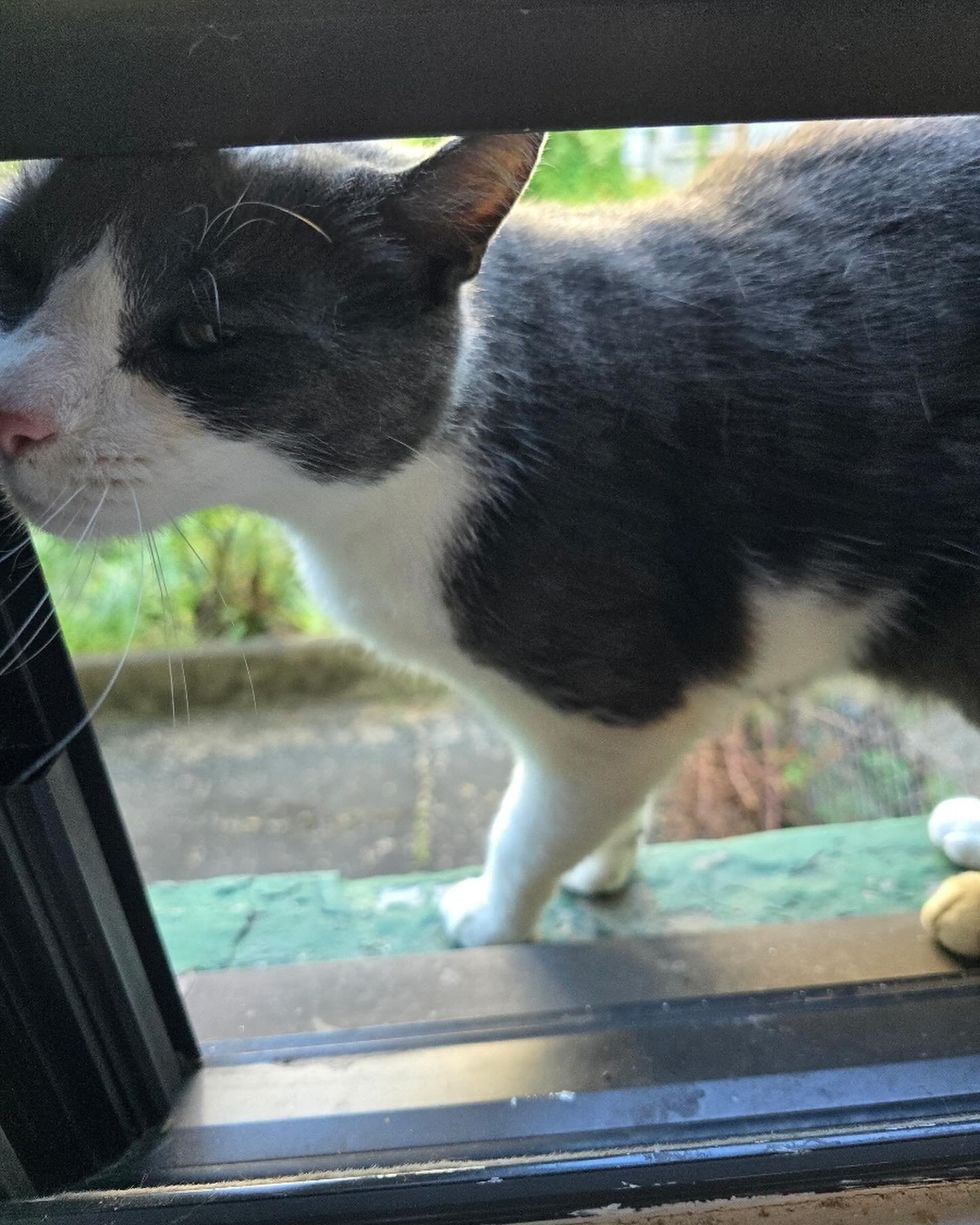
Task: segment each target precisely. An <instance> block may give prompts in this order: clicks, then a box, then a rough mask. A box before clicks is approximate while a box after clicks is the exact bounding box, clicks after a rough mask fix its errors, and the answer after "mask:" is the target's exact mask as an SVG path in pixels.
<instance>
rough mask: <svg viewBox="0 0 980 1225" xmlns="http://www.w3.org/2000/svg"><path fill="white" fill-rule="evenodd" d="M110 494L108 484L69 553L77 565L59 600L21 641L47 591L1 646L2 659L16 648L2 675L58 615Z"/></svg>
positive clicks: (46, 600) (44, 600) (0, 674)
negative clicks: (84, 546) (58, 608)
mask: <svg viewBox="0 0 980 1225" xmlns="http://www.w3.org/2000/svg"><path fill="white" fill-rule="evenodd" d="M108 495H109V486H108V485H106V487H105V489H104V490H103V493H102V497H101V498H100V499H99V502H98V504H97V505H96V507H95V510H93V512H92V514H91V515H90V516H89V520H88V522H87V523H86V524H85V527H84V528H83V529H82V531H81V533H80V534H79V537H78V540H76V542H75V547H74V548H73V549H72V551H71V553H70V554H69V555H68V560H69V561H71V560H72V559H73V558H76V557H77V560H76V561H75V566H74V568H73V570H72V572H71V574H70V575H69V576H68V581H67V583H66V584H65V587H64V590H63V591H62V593H61V596H60V597H59V599H58V601H56V602H52V604H51V607H50V609H49V610H48V612H47V613H46V614H45V615H44V616H43V617H42V618H41V620H40V622H39V623H38V624H37V625H36V626H35V627H34V632H33V633H32V634H31V636H30V637H29V638H28V639H27V640H26V642H20V640H21V639H22V638H23V636H24V634H26V633H27V632H28V631H29V630H30V629H31V628H32V622H33V621H34V618H35V617H36V616H37V615H38V613H39V612H40V611H41V610H42V609H43V608H44V606H45V604H46V603H47V602H48V599H49V597H48V594H47V592H45V594H44V595H43V596H42V597H41V599H40V600H38V602H37V603H36V604H35V605H34V607H33V608H32V609H31V611H30V612H29V613H28V614H27V617H26V618H25V619H24V623H23V624H22V625H21V627H20V629H19V630H17V631H16V633H14V634H12V635H11V636H10V640H9V641H8V642H7V644H6V645H5V646H4V647H2V648H0V660H2V659H3V658H4V656H5V655H8V654H9V653H10V651H11V650H14V655H13V658H12V659H11V660H10V661H9V662H8V663H7V664H5V665H4V667H3V669H2V670H0V676H2V675H5V674H6V673H7V672H9V671H11V669H12V668H14V667H19V666H20V663H21V662H22V661H23V655H24V652H25V651H26V650H27V649H28V648H29V647H30V645H31V643H33V642H35V641H36V640H37V637H38V635H39V634H40V633H41V632H42V631H43V629H44V627H45V626H46V625H47V624H48V623H49V622H50V621H51V619H52V618H53V617H54V616H55V615H56V603H58V602H60V601H61V600H63V599H64V598H65V597H66V596H67V594H68V592H69V591H70V590H71V585H72V583H73V582H74V581H75V576H76V575H77V573H78V568H79V566H80V565H81V563H82V560H83V558H84V554H83V553H81V552H80V550H81V546H82V544H83V543H84V542H85V539H86V537H87V536H88V534H89V532H90V531H91V530H92V528H93V526H94V525H95V520H96V518H97V517H98V514H99V511H100V510H101V509H102V506H103V504H104V502H105V500H106V498H107V497H108ZM91 569H92V562H91V561H90V563H89V573H91ZM18 642H20V645H19V646H18V645H17V644H18Z"/></svg>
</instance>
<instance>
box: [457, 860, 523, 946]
mask: <svg viewBox="0 0 980 1225" xmlns="http://www.w3.org/2000/svg"><path fill="white" fill-rule="evenodd" d="M488 893H489V889H488V880H487V877H485V876H470V877H467V879H466V880H458V881H457V882H456V883H455V885H450V886H449V887H448V888H447V889H446V890H445V892H444V893H443V895H442V897H441V898H440V899H439V909H440V910H441V911H442V918H443V922H444V923H445V925H446V931H447V933H448V934H449V938H450V939H451V940H452V941H453V943H454V944H461V945H463V946H465V947H466V948H475V947H476V946H478V945H481V944H520V943H521V942H522V941H525V940H530V939H532V936H533V933H532V932H530V931H527V930H525V929H524V928H522V927H518V926H516V925H515V923H514V921H513V919H512V918H511V917H510V916H508V915H505V914H501V913H499V911H496V910H494V908H493V907H492V906H491V905H490V903H489V901H488Z"/></svg>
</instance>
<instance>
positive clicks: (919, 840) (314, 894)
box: [149, 817, 951, 973]
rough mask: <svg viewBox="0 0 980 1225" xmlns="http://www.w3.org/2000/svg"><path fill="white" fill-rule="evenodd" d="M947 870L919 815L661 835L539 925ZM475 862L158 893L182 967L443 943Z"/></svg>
mask: <svg viewBox="0 0 980 1225" xmlns="http://www.w3.org/2000/svg"><path fill="white" fill-rule="evenodd" d="M950 871H951V868H950V864H949V863H948V861H947V860H946V859H945V857H944V856H943V855H942V854H940V852H938V851H937V850H936V849H935V848H934V847H933V846H931V845H930V843H929V839H928V837H927V835H926V823H925V819H924V818H921V817H899V818H894V819H889V820H879V821H863V822H852V823H848V824H840V825H821V826H809V827H807V828H802V829H785V830H775V831H773V832H771V833H761V834H748V835H745V836H743V837H738V838H725V839H720V840H712V841H707V842H674V843H661V844H658V845H652V846H647V847H644V848H643V851H642V853H641V856H640V863H639V876H638V879H637V880H636V881H634V883H633V884H632V885H631V886H630V888H629V889H628V890H626V892H625V893H624V894H623V895H622V896H621V897H619V898H617V899H615V900H610V901H604V902H587V901H584V900H582V899H576V898H572V897H569V896H568V895H561V896H559V897H557V898H556V899H555V900H554V901H553V902H552V903H551V905H550V906H549V907H548V909H547V911H546V913H545V916H544V921H543V923H542V933H541V934H542V937H543V938H544V939H546V940H594V939H602V938H605V937H609V936H643V935H656V934H661V933H666V932H677V931H685V932H691V931H699V930H706V929H717V928H724V927H741V926H746V925H754V924H762V923H785V922H794V921H801V920H808V919H830V918H840V917H844V916H848V915H877V914H886V913H889V912H894V911H904V910H917V909H918V907H919V906H920V905H921V903H922V902H923V901H924V899H925V898H926V897H927V896H928V894H929V893H930V892H931V890H932V889H933V888H934V887H935V886H936V885H937V884H938V883H939V882H940V881H941V880H942V879H943V878H944V877H946V876H948V875H949V874H950ZM472 872H473V869H460V870H454V871H451V872H417V873H412V874H410V875H404V876H375V877H370V878H366V879H361V880H347V879H345V878H344V877H342V876H341V875H340V874H339V873H338V872H332V871H323V872H288V873H276V874H271V875H268V876H218V877H213V878H210V879H206V880H193V881H179V882H178V881H160V882H158V883H156V884H154V885H151V886H150V890H149V892H150V900H151V903H152V906H153V909H154V911H155V913H156V916H157V920H158V922H159V924H160V929H161V931H162V933H163V938H164V942H165V944H166V946H167V949H168V951H169V954H170V958H171V961H172V962H173V966H174V969H175V971H176V972H178V973H182V972H183V971H186V970H215V969H223V968H227V967H230V966H236V967H241V966H263V965H282V964H287V963H291V962H297V961H322V960H330V959H335V958H346V957H362V956H367V955H371V954H390V953H421V952H432V951H435V950H439V949H444V948H446V947H448V944H447V941H446V938H445V936H444V935H443V932H442V928H441V925H440V922H439V915H438V910H437V901H438V897H439V893H440V891H441V889H442V888H443V887H444V886H445V885H447V884H449V883H450V882H452V881H454V880H458V879H459V878H460V877H462V876H466V875H471V874H472Z"/></svg>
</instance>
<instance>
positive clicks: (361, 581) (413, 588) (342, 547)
mask: <svg viewBox="0 0 980 1225" xmlns="http://www.w3.org/2000/svg"><path fill="white" fill-rule="evenodd" d="M474 496H475V495H474V493H473V489H472V483H471V480H470V476H469V473H468V472H467V470H466V468H465V465H464V463H463V461H462V459H461V458H460V457H459V456H458V455H456V454H454V453H452V452H434V453H431V454H428V455H423V456H420V457H419V458H418V459H416V460H414V461H413V462H412V463H411V464H408V465H406V466H405V467H404V468H402V469H401V470H400V471H399V472H397V473H396V474H395V475H394V476H392V477H389V478H387V479H386V480H384V481H381V482H378V483H377V484H373V485H362V486H352V485H338V486H336V487H329V488H321V489H317V490H313V491H312V492H310V491H309V489H308V491H307V493H306V496H305V498H304V499H303V501H302V503H298V504H294V505H291V506H290V507H289V508H288V510H287V513H286V515H285V518H286V519H287V521H288V523H289V526H290V528H291V531H292V535H293V537H294V540H295V543H296V546H297V554H298V557H299V561H300V566H301V569H302V571H303V574H304V577H305V579H306V581H307V583H308V584H309V587H310V589H311V590H312V592H313V593H314V595H315V596H316V597H317V598H318V599H319V600H320V601H321V602H322V604H323V606H324V607H325V608H326V609H327V610H328V611H329V612H330V613H331V614H332V616H333V617H335V618H336V620H337V621H338V622H340V623H341V624H342V625H344V626H346V627H349V628H351V629H353V630H355V631H356V632H357V633H358V634H360V635H361V636H362V637H364V638H366V639H367V640H368V641H369V642H370V643H372V645H374V646H375V647H377V648H378V649H379V650H380V651H381V652H382V653H385V654H390V655H394V656H396V657H398V658H400V659H403V660H407V661H409V662H413V661H417V662H418V663H421V664H424V665H427V666H428V667H430V668H435V669H436V670H438V671H440V672H446V673H448V674H454V673H456V672H457V670H458V669H457V667H454V664H458V663H460V662H461V661H462V658H463V657H462V655H461V653H460V652H459V651H458V649H457V648H456V647H455V646H454V643H453V632H452V626H451V624H450V619H449V614H448V611H447V609H446V607H445V604H444V603H443V600H442V597H441V578H440V575H441V570H442V565H443V560H444V558H445V555H446V551H447V548H449V547H450V546H451V544H452V542H453V541H454V540H456V539H457V538H458V536H459V532H460V531H461V530H465V526H464V525H465V522H466V517H467V508H468V506H469V505H470V504H471V503H472V502H473V501H474Z"/></svg>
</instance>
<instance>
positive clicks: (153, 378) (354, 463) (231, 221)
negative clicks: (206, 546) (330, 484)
mask: <svg viewBox="0 0 980 1225" xmlns="http://www.w3.org/2000/svg"><path fill="white" fill-rule="evenodd" d="M540 141H541V138H540V137H539V136H537V135H535V134H520V135H513V136H477V137H469V138H465V139H462V140H457V141H451V142H449V143H448V144H446V145H443V146H442V147H441V148H440V149H439V150H438V151H437V152H436V153H435V154H433V155H432V156H429V157H427V158H426V159H425V160H423V161H421V162H419V163H413V162H409V163H408V164H407V165H406V160H405V156H404V154H402V153H400V152H396V151H394V150H392V149H391V147H390V146H381V145H336V146H326V147H319V146H318V147H316V148H311V149H305V150H293V151H290V150H282V149H275V150H252V151H248V152H235V151H231V152H221V153H209V154H188V155H181V156H174V157H169V158H162V159H134V160H129V159H108V158H107V159H101V158H100V159H82V160H73V161H62V162H53V163H45V164H41V165H36V166H31V167H28V168H27V169H26V170H25V171H24V172H23V174H22V176H21V178H20V180H19V182H18V183H17V184H16V186H15V187H14V189H13V191H12V192H10V191H8V192H7V193H6V194H7V195H8V196H10V199H9V202H8V203H7V205H6V206H5V207H4V211H3V212H2V214H0V485H3V486H4V487H5V488H6V490H7V491H8V493H9V495H10V497H11V499H12V500H13V502H14V504H15V505H16V506H17V507H18V508H19V509H20V510H21V511H22V512H23V513H24V514H26V515H27V516H28V517H29V518H31V519H33V520H35V521H36V522H45V520H46V521H47V522H46V526H48V528H49V529H50V530H54V531H58V532H61V533H62V534H66V535H75V536H77V535H79V534H80V533H82V532H83V531H87V533H88V534H89V535H93V536H94V535H112V534H128V533H130V532H132V531H134V530H136V528H137V518H138V515H139V516H141V517H142V524H143V526H147V527H149V526H155V525H157V524H159V523H161V522H163V521H165V520H167V519H169V518H171V517H173V516H174V515H176V514H181V513H183V512H185V511H187V510H191V509H195V508H198V507H201V506H207V505H213V504H216V503H219V502H235V503H239V504H243V505H256V500H255V498H254V496H253V495H254V492H255V489H256V486H257V484H259V483H261V482H275V481H277V480H285V481H290V482H295V481H296V480H299V479H310V480H315V481H337V480H342V481H371V480H376V479H378V478H379V477H381V476H383V475H384V474H385V473H387V472H390V471H392V470H393V469H395V468H396V467H398V466H399V465H401V464H402V463H404V462H405V461H406V460H407V459H408V458H409V457H411V455H412V454H413V453H415V452H417V450H418V449H419V448H420V447H421V446H424V445H425V443H426V441H427V440H428V439H429V438H431V436H432V435H433V433H434V432H435V431H437V430H438V429H439V428H440V426H441V424H442V422H443V417H444V414H445V411H446V406H447V403H448V399H449V395H450V389H451V387H452V384H453V380H454V377H455V375H456V370H457V364H458V360H459V353H460V346H461V328H462V323H461V311H460V301H459V299H460V287H461V286H462V285H464V284H465V283H466V282H467V281H469V280H470V279H471V278H472V277H473V276H474V275H475V274H476V272H477V271H478V269H479V267H480V261H481V258H482V256H483V253H484V251H485V249H486V246H487V244H488V242H489V241H490V239H491V237H492V236H493V234H494V232H495V231H496V229H497V227H498V225H499V224H500V222H501V221H502V220H503V218H504V217H505V216H506V214H507V212H508V211H509V209H510V207H511V205H512V204H513V203H514V201H515V200H516V198H517V196H518V195H519V194H520V191H521V189H522V188H523V186H524V184H525V183H526V181H527V179H528V176H529V175H530V173H531V170H532V169H533V166H534V163H535V160H536V156H537V152H538V148H539V146H540ZM300 474H301V475H300ZM66 499H67V502H66V503H65V505H64V507H63V509H59V507H60V506H61V503H62V502H64V501H65V500H66ZM97 507H98V514H97V516H96V517H95V518H94V520H93V512H94V511H95V510H96V508H97ZM137 507H138V508H139V509H138V511H137ZM87 524H88V525H90V526H88V527H87V528H86V525H87Z"/></svg>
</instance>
